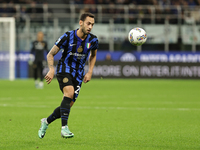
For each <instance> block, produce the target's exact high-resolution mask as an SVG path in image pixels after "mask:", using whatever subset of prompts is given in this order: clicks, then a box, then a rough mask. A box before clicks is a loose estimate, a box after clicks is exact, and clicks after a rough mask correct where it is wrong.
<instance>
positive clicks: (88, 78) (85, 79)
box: [83, 72, 92, 83]
mask: <svg viewBox="0 0 200 150" xmlns="http://www.w3.org/2000/svg"><path fill="white" fill-rule="evenodd" d="M91 78H92V73H89V72H88V73H86V75H85V76H84V79H83V82H84V83H87V82H89V81H90V80H91Z"/></svg>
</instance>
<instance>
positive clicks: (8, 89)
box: [0, 79, 200, 150]
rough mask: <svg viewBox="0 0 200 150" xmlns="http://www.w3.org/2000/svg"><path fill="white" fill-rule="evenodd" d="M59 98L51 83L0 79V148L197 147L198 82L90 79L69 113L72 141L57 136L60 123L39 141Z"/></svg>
mask: <svg viewBox="0 0 200 150" xmlns="http://www.w3.org/2000/svg"><path fill="white" fill-rule="evenodd" d="M61 100H62V93H61V92H60V90H59V88H58V83H57V81H56V80H53V81H52V83H51V84H50V85H46V84H45V86H44V89H35V87H34V81H33V80H32V79H29V80H15V81H6V80H0V150H37V149H39V150H64V149H67V150H195V149H200V81H199V80H170V79H168V80H167V79H151V80H150V79H92V80H91V81H90V82H89V83H87V84H84V83H83V85H82V88H81V91H80V94H79V97H78V99H77V101H76V103H75V104H74V106H73V107H72V109H71V113H70V117H69V128H70V130H71V131H72V132H73V133H74V134H75V136H74V138H71V139H63V138H61V136H60V128H61V121H60V119H59V120H56V121H55V122H53V123H52V124H51V125H49V128H48V130H47V133H46V135H45V137H44V138H43V139H39V138H38V135H37V133H38V129H39V128H40V119H41V118H44V117H47V116H48V115H49V114H51V113H52V111H53V110H54V108H55V107H57V106H58V105H60V103H61Z"/></svg>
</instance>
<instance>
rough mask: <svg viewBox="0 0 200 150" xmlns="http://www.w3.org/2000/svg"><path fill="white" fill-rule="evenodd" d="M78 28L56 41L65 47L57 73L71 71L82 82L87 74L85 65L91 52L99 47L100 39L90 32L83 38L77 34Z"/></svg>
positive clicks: (61, 47) (59, 45) (60, 46)
mask: <svg viewBox="0 0 200 150" xmlns="http://www.w3.org/2000/svg"><path fill="white" fill-rule="evenodd" d="M77 30H78V29H76V30H72V31H68V32H66V33H65V34H63V35H62V36H61V37H60V38H59V39H58V40H57V41H56V43H55V45H57V46H58V47H59V48H60V49H63V52H62V57H61V59H60V60H59V62H58V64H57V70H56V73H57V74H63V73H70V74H71V75H72V76H73V77H74V78H76V80H77V81H79V82H81V81H82V80H83V77H84V75H85V72H84V66H85V63H86V60H87V57H88V55H89V52H90V51H91V50H96V49H98V39H97V37H96V36H95V35H93V34H88V35H87V37H86V39H85V40H81V39H80V38H79V37H78V36H77Z"/></svg>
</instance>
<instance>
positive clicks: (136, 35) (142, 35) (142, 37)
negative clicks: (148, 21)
mask: <svg viewBox="0 0 200 150" xmlns="http://www.w3.org/2000/svg"><path fill="white" fill-rule="evenodd" d="M128 40H129V42H130V43H131V44H133V45H135V46H140V45H142V44H144V43H145V42H146V40H147V34H146V31H145V30H144V29H142V28H139V27H137V28H133V29H131V31H130V32H129V34H128Z"/></svg>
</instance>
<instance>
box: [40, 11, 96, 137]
mask: <svg viewBox="0 0 200 150" xmlns="http://www.w3.org/2000/svg"><path fill="white" fill-rule="evenodd" d="M79 25H80V28H79V29H76V30H72V31H68V32H66V33H65V34H63V35H62V36H61V37H60V38H59V39H58V40H57V41H56V43H55V45H54V46H53V47H52V49H51V50H50V52H49V53H48V55H47V62H48V66H49V72H48V73H47V75H46V76H45V79H46V82H47V84H49V83H50V82H51V81H52V79H53V77H54V66H53V64H54V56H55V55H56V54H57V53H58V52H59V50H60V49H63V51H62V57H61V59H60V60H59V62H58V64H57V69H56V77H57V80H58V83H59V86H60V90H61V91H62V93H63V99H62V102H61V104H60V106H58V107H57V108H56V109H55V110H54V111H53V113H52V114H51V115H50V116H49V117H48V118H43V119H42V120H41V127H40V129H39V131H38V136H39V138H43V137H44V135H45V133H46V129H47V128H48V125H49V124H50V123H52V122H53V121H54V120H56V119H58V118H61V123H62V128H61V136H62V137H64V138H70V137H73V136H74V134H73V133H72V132H70V130H69V128H68V118H69V114H70V108H71V107H72V105H73V104H74V102H75V101H76V99H77V97H78V94H79V91H80V89H81V84H82V81H83V82H84V83H87V82H88V81H90V80H91V77H92V72H93V68H94V65H95V62H96V53H97V48H98V39H97V37H96V36H95V35H93V34H91V33H90V32H91V30H92V28H93V25H94V15H93V14H91V13H83V14H82V15H81V16H80V20H79ZM89 53H90V56H89V70H88V72H87V73H86V74H85V73H84V66H85V63H86V60H87V57H88V55H89Z"/></svg>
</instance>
